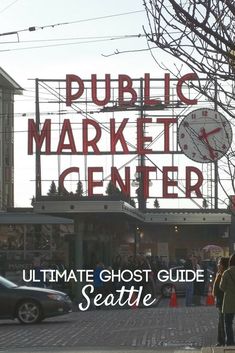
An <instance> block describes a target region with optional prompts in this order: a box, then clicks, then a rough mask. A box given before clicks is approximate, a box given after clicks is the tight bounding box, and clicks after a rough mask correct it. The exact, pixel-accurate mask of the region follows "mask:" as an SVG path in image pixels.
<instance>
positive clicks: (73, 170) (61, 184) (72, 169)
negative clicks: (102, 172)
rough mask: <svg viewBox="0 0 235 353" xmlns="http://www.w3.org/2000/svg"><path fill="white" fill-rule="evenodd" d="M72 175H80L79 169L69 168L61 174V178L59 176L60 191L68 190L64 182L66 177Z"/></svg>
mask: <svg viewBox="0 0 235 353" xmlns="http://www.w3.org/2000/svg"><path fill="white" fill-rule="evenodd" d="M70 173H78V174H79V168H77V167H71V168H67V169H65V170H64V171H63V173H61V174H60V176H59V187H60V190H66V188H65V186H64V180H65V178H66V176H67V175H68V174H70ZM66 191H67V190H66Z"/></svg>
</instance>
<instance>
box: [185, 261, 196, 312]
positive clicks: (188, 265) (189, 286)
mask: <svg viewBox="0 0 235 353" xmlns="http://www.w3.org/2000/svg"><path fill="white" fill-rule="evenodd" d="M184 269H185V270H193V264H192V257H189V258H188V259H187V260H186V261H185V264H184ZM185 285H186V287H185V290H186V292H185V305H186V306H192V305H193V287H194V285H193V282H192V281H187V282H186V284H185Z"/></svg>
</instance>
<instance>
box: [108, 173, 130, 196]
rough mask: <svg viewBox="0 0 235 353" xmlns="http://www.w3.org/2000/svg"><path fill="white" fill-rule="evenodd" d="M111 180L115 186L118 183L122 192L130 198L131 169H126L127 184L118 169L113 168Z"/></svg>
mask: <svg viewBox="0 0 235 353" xmlns="http://www.w3.org/2000/svg"><path fill="white" fill-rule="evenodd" d="M111 180H112V183H113V185H115V186H116V183H118V185H119V186H120V188H121V192H123V193H124V194H126V195H127V196H130V167H125V181H126V183H125V184H124V182H123V180H122V178H121V176H120V174H119V172H118V169H117V168H116V167H112V168H111Z"/></svg>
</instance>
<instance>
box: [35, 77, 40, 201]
mask: <svg viewBox="0 0 235 353" xmlns="http://www.w3.org/2000/svg"><path fill="white" fill-rule="evenodd" d="M35 110H36V127H37V131H38V132H39V130H40V110H39V87H38V79H37V78H36V80H35ZM35 156H36V163H35V168H36V190H35V196H36V200H37V198H38V197H39V196H41V156H40V151H38V149H37V148H36V152H35Z"/></svg>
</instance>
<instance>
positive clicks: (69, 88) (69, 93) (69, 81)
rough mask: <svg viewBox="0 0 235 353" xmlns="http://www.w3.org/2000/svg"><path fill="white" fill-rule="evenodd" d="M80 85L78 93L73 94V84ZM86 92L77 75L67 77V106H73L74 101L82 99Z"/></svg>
mask: <svg viewBox="0 0 235 353" xmlns="http://www.w3.org/2000/svg"><path fill="white" fill-rule="evenodd" d="M73 82H76V83H77V84H78V91H77V92H76V93H74V94H72V83H73ZM83 92H84V83H83V81H82V79H81V78H80V77H78V76H76V75H66V105H67V106H69V107H70V106H71V104H72V101H75V100H76V99H78V98H80V97H81V95H82V94H83Z"/></svg>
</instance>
